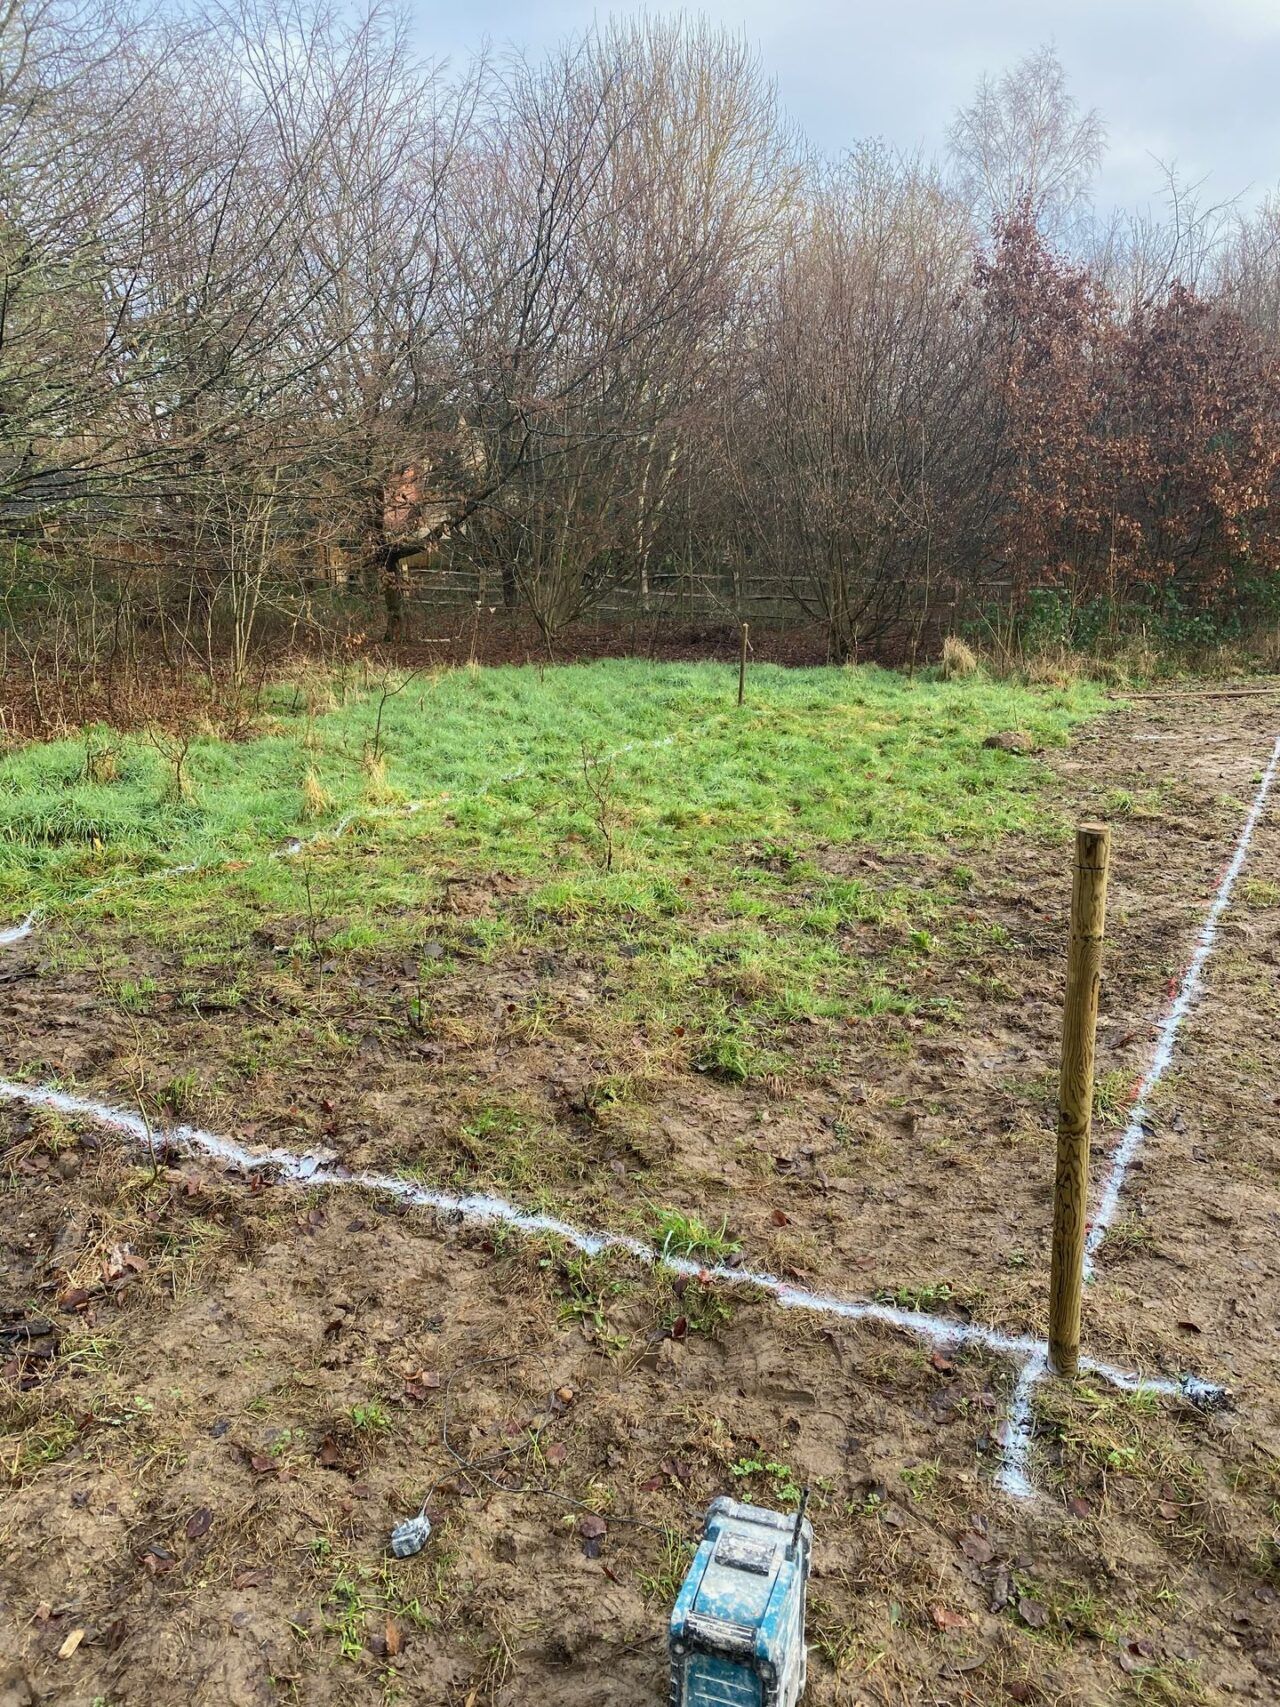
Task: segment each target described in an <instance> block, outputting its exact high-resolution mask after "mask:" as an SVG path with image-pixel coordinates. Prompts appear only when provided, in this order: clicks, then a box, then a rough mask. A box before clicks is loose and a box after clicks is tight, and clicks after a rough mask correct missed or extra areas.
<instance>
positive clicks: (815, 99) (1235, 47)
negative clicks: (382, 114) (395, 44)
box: [418, 0, 1280, 207]
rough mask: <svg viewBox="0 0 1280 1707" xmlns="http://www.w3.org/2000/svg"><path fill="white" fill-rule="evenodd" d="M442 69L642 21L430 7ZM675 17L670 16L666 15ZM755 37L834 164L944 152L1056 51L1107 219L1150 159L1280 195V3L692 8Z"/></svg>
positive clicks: (1138, 190)
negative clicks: (608, 22) (1041, 50)
mask: <svg viewBox="0 0 1280 1707" xmlns="http://www.w3.org/2000/svg"><path fill="white" fill-rule="evenodd" d="M418 4H419V5H420V7H421V10H420V12H419V14H418V15H419V17H420V19H421V41H422V46H423V48H424V49H425V50H426V51H427V52H428V53H430V54H432V55H437V54H447V55H450V56H452V57H455V58H456V57H459V56H461V57H465V55H466V53H467V51H468V49H470V48H472V47H474V46H476V45H477V44H478V43H479V42H480V41H481V39H482V38H484V37H486V36H487V37H488V39H489V40H490V41H491V43H492V44H493V46H494V47H495V48H498V47H503V46H509V45H512V44H514V45H516V46H519V47H524V48H532V49H538V48H542V47H545V46H547V45H549V44H550V43H552V42H554V41H556V40H557V39H558V38H560V37H562V36H564V35H567V34H569V33H571V32H572V31H574V30H577V29H581V28H583V27H584V26H586V25H588V24H590V22H591V21H592V19H593V18H595V17H599V18H601V19H604V18H606V17H609V16H612V15H614V14H621V15H623V16H626V15H630V14H634V13H635V12H636V11H639V10H643V9H644V8H643V7H641V6H625V5H623V6H610V5H607V4H606V5H593V4H591V3H590V0H464V3H462V4H459V3H458V0H452V3H450V4H442V3H441V0H418ZM653 9H654V10H657V11H670V10H672V8H670V7H656V8H653ZM680 9H682V10H686V11H701V12H702V13H704V14H705V15H706V16H708V17H710V18H713V19H716V20H717V21H720V22H723V23H725V24H727V25H730V26H732V27H734V28H736V29H741V30H743V31H744V32H745V33H746V35H747V38H748V40H749V41H750V42H751V43H752V44H753V45H754V46H755V47H757V48H758V50H759V52H760V55H761V58H762V60H763V62H764V65H765V67H766V69H767V70H768V71H769V72H770V73H771V74H772V75H773V76H774V77H776V78H777V81H778V84H779V88H780V90H781V94H782V99H783V101H784V103H785V105H786V106H787V108H788V110H789V111H790V112H791V114H792V115H793V116H794V117H795V118H796V119H798V120H799V121H800V122H801V124H802V125H803V126H804V128H805V130H806V131H807V132H808V134H809V135H810V136H811V137H812V138H813V140H814V141H815V142H817V143H818V144H819V145H820V146H822V147H823V148H824V149H826V150H828V151H829V152H838V151H839V150H840V149H842V148H844V147H846V146H847V145H848V144H849V143H850V142H851V141H852V140H853V139H854V138H856V137H860V136H881V137H884V138H885V139H886V140H887V141H889V142H890V143H893V144H894V145H896V146H898V147H901V148H916V147H923V148H924V149H925V151H926V152H929V153H933V152H940V151H941V149H942V147H943V140H944V137H945V133H946V127H947V122H948V120H949V118H950V116H951V114H952V112H953V111H954V110H955V108H956V107H957V106H958V105H959V104H960V103H962V102H964V101H966V100H967V99H968V98H969V96H970V94H971V93H972V90H973V87H974V84H975V83H976V82H977V80H978V78H979V77H980V76H981V74H982V73H983V72H984V71H989V72H998V71H1000V70H1002V69H1004V67H1005V66H1007V65H1009V64H1011V63H1012V62H1013V61H1014V60H1016V59H1018V58H1020V57H1021V56H1022V55H1023V54H1024V53H1027V52H1028V51H1030V50H1031V49H1032V48H1034V47H1037V46H1039V45H1040V44H1041V43H1042V42H1052V44H1053V45H1054V46H1055V47H1056V49H1057V51H1058V55H1059V57H1060V59H1061V60H1062V63H1063V65H1064V66H1065V68H1066V72H1067V76H1068V79H1069V82H1070V85H1071V89H1072V92H1073V94H1074V95H1075V97H1076V99H1077V101H1078V102H1079V103H1080V105H1081V106H1082V107H1086V108H1087V107H1097V108H1098V109H1099V111H1100V112H1101V113H1102V116H1103V118H1104V119H1105V120H1106V124H1107V130H1108V135H1109V139H1110V141H1109V147H1108V152H1107V159H1106V162H1105V164H1104V167H1103V172H1102V176H1101V179H1100V181H1099V184H1098V189H1097V194H1098V200H1099V202H1100V203H1101V204H1102V205H1104V206H1108V207H1109V206H1115V205H1122V206H1126V207H1128V206H1133V205H1135V204H1138V203H1141V202H1145V201H1147V200H1149V199H1150V197H1151V195H1152V193H1153V191H1155V190H1156V189H1157V188H1158V185H1159V181H1160V172H1159V168H1158V167H1157V166H1156V165H1155V163H1154V161H1153V158H1152V157H1153V156H1154V157H1155V158H1156V159H1158V160H1162V161H1165V162H1168V163H1171V164H1176V165H1177V166H1178V168H1179V170H1180V172H1181V174H1182V175H1183V176H1184V177H1185V178H1187V179H1190V180H1193V181H1196V180H1199V179H1201V178H1205V179H1207V184H1206V187H1205V192H1204V193H1205V196H1206V197H1207V198H1208V199H1224V198H1228V197H1232V196H1241V195H1242V196H1244V197H1245V198H1246V199H1247V200H1249V201H1253V200H1255V199H1256V198H1257V197H1258V196H1259V195H1261V194H1262V193H1263V192H1264V191H1265V190H1267V189H1269V188H1273V187H1276V186H1277V185H1280V0H772V3H770V0H740V3H739V4H738V5H725V4H719V3H715V0H708V3H707V4H705V5H702V6H691V7H685V8H680Z"/></svg>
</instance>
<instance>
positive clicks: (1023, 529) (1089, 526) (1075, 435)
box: [977, 207, 1280, 605]
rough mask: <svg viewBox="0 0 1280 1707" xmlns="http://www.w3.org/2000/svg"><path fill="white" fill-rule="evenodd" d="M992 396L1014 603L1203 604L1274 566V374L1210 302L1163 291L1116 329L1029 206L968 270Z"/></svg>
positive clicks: (1224, 309)
mask: <svg viewBox="0 0 1280 1707" xmlns="http://www.w3.org/2000/svg"><path fill="white" fill-rule="evenodd" d="M977 286H978V290H979V292H980V293H981V296H982V298H983V301H984V305H985V336H986V339H987V345H988V350H987V354H988V362H989V369H988V371H989V375H990V383H991V387H992V392H993V396H994V397H995V398H996V400H997V408H996V411H995V415H994V419H995V421H996V434H997V440H998V443H997V446H996V449H995V454H994V456H993V469H994V475H993V483H994V485H995V487H996V491H997V494H998V499H997V503H996V505H995V509H994V522H993V537H992V547H993V550H994V552H995V554H996V557H997V560H998V561H999V563H1000V564H1001V565H1002V566H1003V569H1004V571H1005V573H1006V575H1007V577H1008V580H1009V584H1010V587H1011V589H1012V591H1013V594H1014V597H1015V598H1019V597H1021V596H1023V595H1025V593H1026V591H1027V590H1028V589H1029V588H1031V587H1034V586H1051V587H1054V588H1057V589H1059V590H1061V591H1062V592H1063V593H1064V594H1066V595H1067V596H1068V597H1069V598H1070V600H1071V601H1072V602H1073V603H1074V604H1084V603H1087V602H1089V601H1091V600H1095V599H1101V598H1105V599H1108V600H1111V601H1113V602H1123V601H1125V600H1129V599H1133V598H1135V597H1138V596H1141V595H1142V594H1143V593H1146V592H1149V591H1151V590H1157V591H1158V590H1160V589H1162V588H1170V589H1172V590H1173V591H1174V592H1175V593H1176V594H1177V595H1178V597H1179V599H1180V600H1181V601H1183V602H1185V603H1188V604H1191V605H1203V604H1205V603H1207V602H1209V601H1211V600H1212V599H1213V596H1214V595H1215V593H1217V592H1218V591H1220V590H1221V589H1222V588H1223V587H1224V586H1225V585H1226V584H1227V582H1228V580H1229V578H1230V576H1231V574H1232V572H1233V570H1235V569H1237V568H1240V567H1243V566H1249V567H1251V568H1253V569H1256V570H1259V571H1273V570H1275V569H1276V568H1277V566H1280V508H1278V507H1277V506H1278V500H1280V478H1278V477H1280V364H1278V363H1277V359H1276V354H1275V352H1274V349H1273V348H1271V347H1269V346H1268V344H1267V343H1266V342H1265V340H1264V339H1263V337H1262V336H1261V335H1260V334H1259V332H1257V331H1256V330H1255V329H1253V328H1252V327H1250V326H1249V325H1248V324H1247V323H1246V322H1245V321H1244V320H1243V319H1242V318H1241V316H1240V315H1239V314H1237V313H1236V312H1235V311H1234V310H1232V309H1231V308H1230V307H1228V306H1226V305H1225V304H1224V303H1223V302H1222V301H1219V300H1213V299H1209V298H1206V297H1202V296H1198V295H1197V294H1196V293H1195V292H1193V291H1191V290H1190V289H1188V288H1187V287H1186V286H1184V285H1182V284H1180V283H1174V284H1173V285H1172V286H1171V287H1170V288H1169V289H1168V291H1167V292H1166V293H1165V295H1164V296H1163V297H1162V298H1161V299H1159V300H1147V301H1143V302H1142V303H1140V304H1139V305H1138V306H1137V307H1136V308H1135V309H1134V310H1133V311H1132V312H1131V313H1130V314H1128V315H1127V316H1121V315H1120V314H1118V313H1117V311H1116V306H1115V304H1114V302H1113V301H1112V299H1111V298H1110V297H1109V295H1108V293H1107V292H1106V291H1105V290H1104V289H1103V287H1102V286H1101V284H1100V283H1099V282H1098V281H1097V279H1096V278H1094V277H1093V276H1092V275H1091V274H1090V272H1089V271H1088V270H1087V269H1086V268H1084V267H1082V266H1079V265H1076V264H1074V263H1072V262H1070V261H1068V260H1067V259H1066V258H1064V257H1063V256H1061V255H1057V254H1055V253H1053V252H1052V250H1051V249H1050V248H1049V246H1048V245H1047V243H1046V242H1045V240H1044V238H1043V236H1042V234H1041V232H1040V231H1039V229H1038V227H1037V225H1036V222H1035V220H1034V219H1033V217H1032V215H1031V213H1030V211H1029V209H1027V208H1025V207H1024V208H1023V209H1021V210H1020V211H1019V212H1018V213H1017V214H1015V215H1014V216H1013V217H1011V218H1010V219H1009V220H1007V221H1006V222H1005V223H1004V225H1003V226H1002V227H1001V229H1000V231H999V233H998V236H997V240H996V243H995V246H994V250H993V252H992V254H991V255H990V257H988V258H985V259H983V260H982V261H981V262H980V263H979V265H978V268H977Z"/></svg>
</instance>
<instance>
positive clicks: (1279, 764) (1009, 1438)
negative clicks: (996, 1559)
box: [996, 736, 1280, 1499]
mask: <svg viewBox="0 0 1280 1707" xmlns="http://www.w3.org/2000/svg"><path fill="white" fill-rule="evenodd" d="M1278 770H1280V736H1278V737H1277V738H1276V744H1275V746H1274V747H1273V748H1272V752H1271V759H1270V762H1269V763H1268V765H1267V768H1266V769H1265V770H1264V771H1263V773H1262V781H1261V782H1260V783H1259V785H1258V791H1257V793H1256V794H1255V795H1254V797H1253V804H1252V806H1250V808H1249V811H1248V814H1247V816H1246V818H1245V821H1244V824H1243V825H1242V826H1241V830H1240V834H1239V836H1238V837H1237V839H1236V845H1235V851H1234V852H1233V854H1232V856H1231V859H1230V861H1229V862H1228V864H1227V868H1226V870H1225V871H1224V872H1223V874H1222V878H1221V881H1220V882H1219V884H1218V888H1217V892H1216V894H1215V895H1214V897H1213V900H1212V902H1211V903H1210V906H1209V910H1208V912H1207V913H1206V914H1205V916H1204V922H1203V923H1202V925H1201V926H1200V933H1199V935H1198V936H1197V938H1196V945H1195V949H1194V950H1193V952H1192V955H1191V959H1190V960H1189V961H1188V962H1187V966H1186V970H1185V971H1184V972H1183V974H1182V979H1181V982H1180V983H1179V985H1178V989H1177V992H1176V994H1175V995H1174V998H1173V1000H1172V1001H1171V1002H1170V1004H1169V1007H1168V1011H1167V1012H1166V1014H1165V1016H1164V1020H1163V1022H1162V1024H1161V1026H1160V1029H1159V1031H1158V1032H1157V1034H1156V1046H1155V1049H1154V1051H1153V1053H1152V1056H1151V1062H1150V1065H1149V1066H1148V1067H1147V1070H1146V1072H1145V1073H1144V1074H1143V1076H1142V1080H1141V1083H1140V1084H1139V1086H1138V1094H1137V1097H1136V1099H1135V1101H1134V1104H1133V1108H1132V1111H1131V1113H1130V1116H1129V1123H1128V1125H1127V1126H1126V1127H1125V1129H1124V1132H1123V1134H1122V1135H1121V1139H1120V1142H1119V1144H1118V1145H1117V1146H1116V1150H1115V1154H1114V1155H1113V1156H1112V1158H1111V1167H1110V1170H1109V1172H1108V1174H1107V1178H1106V1181H1105V1183H1104V1185H1103V1187H1102V1194H1101V1196H1100V1198H1099V1200H1098V1207H1097V1210H1096V1211H1095V1213H1094V1216H1093V1220H1092V1223H1091V1224H1090V1228H1089V1233H1088V1237H1087V1238H1086V1240H1085V1259H1084V1277H1085V1279H1086V1281H1089V1280H1092V1279H1093V1277H1094V1273H1095V1271H1096V1267H1097V1263H1096V1258H1097V1254H1098V1250H1099V1247H1100V1246H1101V1244H1102V1241H1103V1240H1104V1239H1105V1238H1106V1236H1107V1232H1108V1230H1109V1228H1110V1226H1111V1223H1112V1222H1113V1221H1114V1220H1115V1216H1116V1211H1117V1209H1118V1208H1119V1206H1120V1194H1121V1192H1122V1191H1123V1190H1124V1184H1125V1180H1126V1179H1127V1177H1128V1174H1129V1170H1130V1168H1131V1167H1132V1166H1133V1163H1134V1160H1135V1159H1136V1157H1137V1154H1138V1152H1139V1150H1140V1149H1141V1148H1142V1141H1143V1139H1144V1138H1145V1136H1146V1132H1147V1127H1148V1125H1149V1124H1150V1104H1151V1097H1152V1094H1153V1092H1154V1091H1155V1088H1156V1086H1157V1085H1158V1084H1159V1083H1160V1081H1161V1079H1163V1077H1164V1075H1165V1074H1166V1073H1167V1072H1168V1070H1169V1065H1170V1063H1171V1062H1172V1060H1173V1050H1174V1044H1175V1042H1176V1040H1177V1036H1178V1031H1179V1029H1180V1027H1181V1025H1182V1022H1183V1020H1184V1019H1185V1018H1186V1017H1187V1015H1188V1013H1190V1011H1191V1009H1192V1007H1193V1006H1194V1004H1195V1001H1196V998H1197V997H1198V996H1199V995H1200V992H1201V989H1202V987H1203V979H1204V969H1205V965H1206V963H1207V961H1208V959H1209V956H1210V955H1211V954H1212V953H1213V948H1214V944H1215V942H1216V941H1217V936H1218V925H1219V923H1220V922H1221V919H1222V915H1223V913H1224V912H1226V910H1227V907H1228V905H1229V904H1230V901H1231V893H1232V891H1233V889H1234V888H1235V886H1236V880H1237V878H1238V877H1239V876H1240V873H1241V872H1242V871H1243V870H1244V863H1245V860H1246V858H1247V857H1248V853H1249V844H1250V842H1251V841H1252V840H1253V832H1254V831H1255V830H1256V829H1257V827H1258V824H1259V822H1260V820H1261V818H1262V815H1263V813H1264V812H1265V811H1266V807H1267V801H1268V798H1269V797H1270V794H1271V790H1272V787H1273V785H1274V783H1275V780H1276V775H1277V771H1278ZM1047 1373H1048V1358H1047V1354H1046V1355H1045V1356H1037V1357H1035V1358H1032V1359H1031V1360H1030V1361H1029V1362H1028V1363H1026V1364H1025V1365H1024V1367H1023V1370H1022V1374H1021V1375H1020V1376H1019V1378H1018V1385H1017V1387H1016V1388H1015V1389H1014V1395H1013V1403H1012V1406H1011V1409H1010V1412H1009V1421H1008V1423H1007V1425H1006V1442H1005V1459H1004V1463H1003V1465H1002V1466H1001V1469H1000V1473H999V1475H998V1476H997V1478H996V1481H997V1484H998V1485H999V1486H1000V1487H1002V1488H1003V1489H1004V1491H1005V1492H1006V1493H1009V1494H1013V1495H1014V1496H1015V1497H1017V1498H1022V1499H1025V1498H1028V1497H1029V1496H1030V1495H1031V1494H1032V1492H1033V1491H1034V1490H1033V1489H1032V1486H1031V1480H1030V1477H1029V1475H1028V1473H1027V1466H1028V1463H1029V1460H1030V1452H1031V1426H1032V1418H1031V1404H1032V1399H1033V1396H1034V1394H1035V1389H1036V1387H1037V1385H1038V1384H1039V1383H1040V1381H1041V1380H1042V1379H1043V1378H1044V1376H1045V1375H1046V1374H1047Z"/></svg>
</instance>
